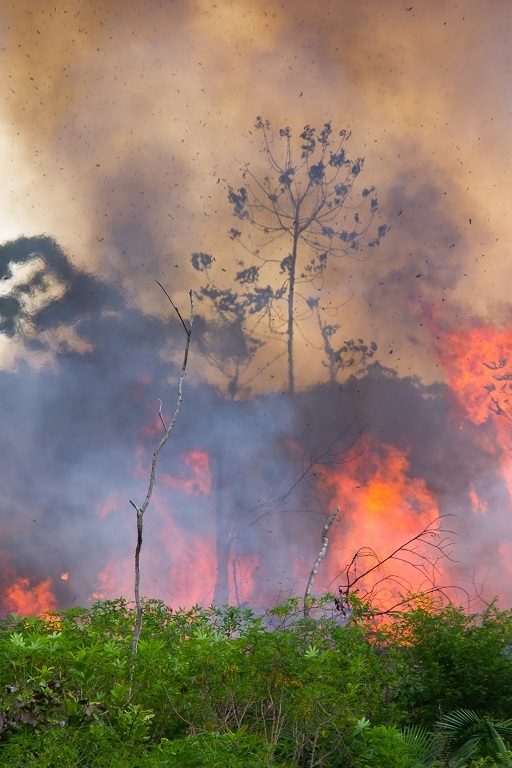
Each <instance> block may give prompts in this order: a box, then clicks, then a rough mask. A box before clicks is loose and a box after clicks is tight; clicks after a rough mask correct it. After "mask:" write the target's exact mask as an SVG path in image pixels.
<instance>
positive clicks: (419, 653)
mask: <svg viewBox="0 0 512 768" xmlns="http://www.w3.org/2000/svg"><path fill="white" fill-rule="evenodd" d="M388 642H390V643H391V644H392V645H393V648H394V655H395V659H396V663H397V668H398V671H399V678H400V688H399V690H398V691H397V692H396V699H397V701H398V702H399V703H400V704H401V705H402V707H403V708H404V710H405V711H407V712H409V713H410V714H411V715H412V717H413V719H414V721H415V722H422V723H425V724H427V725H433V724H434V723H435V721H436V720H438V719H439V717H440V716H442V715H444V714H446V713H448V712H451V711H452V710H454V709H458V708H467V709H473V710H476V711H483V712H487V713H488V714H491V715H494V716H497V717H507V716H509V715H510V702H511V701H512V658H511V655H510V650H511V648H512V613H511V612H510V611H505V612H500V611H498V610H497V609H496V608H495V606H491V607H490V608H488V609H487V610H486V611H485V612H484V613H483V614H482V615H480V616H477V615H468V614H466V613H465V612H464V611H463V610H462V609H461V608H455V607H453V606H445V607H436V606H433V607H431V608H422V609H421V610H414V611H411V612H409V613H406V614H404V615H403V616H402V617H401V618H400V619H399V620H397V622H396V624H395V625H394V626H393V628H392V630H391V631H390V634H389V637H388Z"/></svg>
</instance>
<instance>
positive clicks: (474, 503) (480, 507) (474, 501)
mask: <svg viewBox="0 0 512 768" xmlns="http://www.w3.org/2000/svg"><path fill="white" fill-rule="evenodd" d="M469 503H470V504H471V511H472V512H473V514H474V515H486V514H487V513H488V511H489V504H488V503H487V501H485V499H481V498H480V496H479V495H478V493H477V492H476V489H475V487H474V486H473V485H472V486H471V487H470V489H469Z"/></svg>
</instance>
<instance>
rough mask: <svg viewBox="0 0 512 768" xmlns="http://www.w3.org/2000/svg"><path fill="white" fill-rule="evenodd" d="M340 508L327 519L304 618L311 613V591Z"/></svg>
mask: <svg viewBox="0 0 512 768" xmlns="http://www.w3.org/2000/svg"><path fill="white" fill-rule="evenodd" d="M339 511H340V508H339V506H338V507H336V509H335V510H334V512H333V513H332V514H331V515H329V517H328V518H327V520H326V522H325V525H324V527H323V529H322V546H321V548H320V552H319V553H318V555H317V557H316V560H315V564H314V565H313V568H312V569H311V573H310V574H309V579H308V583H307V585H306V591H305V592H304V618H306V619H307V618H308V617H309V611H310V601H311V591H312V589H313V583H314V581H315V578H316V575H317V573H318V569H319V568H320V563H321V562H322V560H323V559H324V556H325V553H326V552H327V546H328V544H329V538H328V534H329V528H330V527H331V525H332V524H333V522H334V518H335V517H336V515H337V514H338V513H339Z"/></svg>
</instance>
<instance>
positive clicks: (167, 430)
mask: <svg viewBox="0 0 512 768" xmlns="http://www.w3.org/2000/svg"><path fill="white" fill-rule="evenodd" d="M156 282H157V283H158V285H159V286H160V288H161V289H162V291H163V292H164V293H165V295H166V296H167V298H168V299H169V301H170V303H171V305H172V307H173V309H174V311H175V312H176V314H177V316H178V318H179V320H180V321H181V324H182V325H183V328H184V329H185V334H186V343H185V352H184V354H183V363H182V366H181V372H180V376H179V379H178V395H177V398H176V405H175V406H174V412H173V414H172V418H171V420H170V421H169V422H168V423H166V421H165V419H164V417H163V415H162V402H161V401H160V405H159V409H158V415H159V417H160V421H161V423H162V427H163V430H164V433H163V435H162V437H161V438H160V441H159V442H158V445H157V446H156V448H155V449H154V451H153V456H152V459H151V469H150V473H149V480H148V486H147V490H146V497H145V499H144V501H143V502H142V504H141V505H140V506H137V504H135V503H134V502H133V501H132V500H131V499H130V504H131V505H132V507H134V509H135V510H136V512H137V545H136V547H135V589H134V592H135V610H136V620H135V627H134V629H133V635H132V641H131V645H130V652H131V657H132V661H133V660H134V659H135V656H136V654H137V646H138V644H139V638H140V633H141V630H142V603H141V599H140V550H141V547H142V531H143V525H144V513H145V512H146V510H147V508H148V506H149V502H150V501H151V496H152V495H153V488H154V486H155V481H156V468H157V464H158V459H159V456H160V451H161V450H162V448H163V447H164V445H165V444H166V443H167V441H168V439H169V436H170V434H171V432H172V429H173V427H174V425H175V423H176V419H177V416H178V412H179V410H180V406H181V403H182V400H183V381H184V379H185V373H186V370H187V363H188V353H189V349H190V340H191V338H192V325H193V323H194V300H193V294H192V291H189V299H190V319H189V322H188V325H187V324H186V323H185V321H184V320H183V317H182V315H181V313H180V311H179V309H178V308H177V307H176V305H175V304H174V302H173V300H172V299H171V297H170V296H169V294H168V293H167V291H166V290H165V288H164V287H163V285H161V283H159V282H158V280H157V281H156Z"/></svg>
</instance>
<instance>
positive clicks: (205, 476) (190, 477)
mask: <svg viewBox="0 0 512 768" xmlns="http://www.w3.org/2000/svg"><path fill="white" fill-rule="evenodd" d="M183 461H184V464H185V467H186V470H185V471H184V472H183V473H181V474H180V475H178V476H173V475H170V474H166V473H161V474H160V476H159V477H160V480H161V481H162V482H163V483H164V484H165V485H166V486H167V487H168V488H176V489H177V490H179V491H183V492H184V493H188V494H191V495H194V496H209V495H210V493H211V490H212V475H211V470H210V457H209V455H208V454H207V453H206V451H190V452H189V453H185V454H184V455H183Z"/></svg>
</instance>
